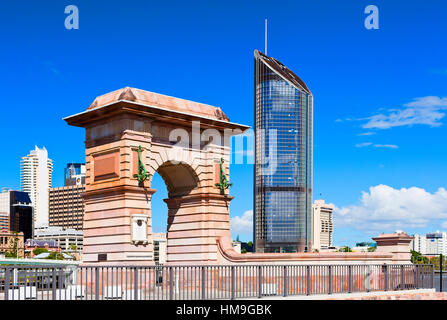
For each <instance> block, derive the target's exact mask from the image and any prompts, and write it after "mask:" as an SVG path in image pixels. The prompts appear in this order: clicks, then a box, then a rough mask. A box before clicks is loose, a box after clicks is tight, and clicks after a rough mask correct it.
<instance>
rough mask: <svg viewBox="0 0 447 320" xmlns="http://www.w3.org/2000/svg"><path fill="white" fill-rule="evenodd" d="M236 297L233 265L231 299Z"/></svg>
mask: <svg viewBox="0 0 447 320" xmlns="http://www.w3.org/2000/svg"><path fill="white" fill-rule="evenodd" d="M233 299H234V266H231V300H233Z"/></svg>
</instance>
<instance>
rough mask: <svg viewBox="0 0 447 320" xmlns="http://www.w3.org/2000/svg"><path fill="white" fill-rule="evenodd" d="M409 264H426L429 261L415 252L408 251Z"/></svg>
mask: <svg viewBox="0 0 447 320" xmlns="http://www.w3.org/2000/svg"><path fill="white" fill-rule="evenodd" d="M410 253H411V262H412V263H414V264H428V263H429V260H428V258H427V257H424V256H423V255H422V254H420V253H419V252H417V251H414V250H410Z"/></svg>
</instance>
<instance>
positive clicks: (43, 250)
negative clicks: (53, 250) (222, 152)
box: [33, 248, 48, 256]
mask: <svg viewBox="0 0 447 320" xmlns="http://www.w3.org/2000/svg"><path fill="white" fill-rule="evenodd" d="M43 252H48V249H45V248H36V249H34V250H33V254H34V255H35V256H37V255H39V254H41V253H43Z"/></svg>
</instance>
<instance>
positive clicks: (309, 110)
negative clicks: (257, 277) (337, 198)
mask: <svg viewBox="0 0 447 320" xmlns="http://www.w3.org/2000/svg"><path fill="white" fill-rule="evenodd" d="M254 55H255V166H254V180H255V181H254V186H255V187H254V224H253V228H254V242H255V243H254V244H255V248H256V252H303V251H310V249H311V239H312V237H311V232H312V221H311V219H312V135H313V128H312V126H313V96H312V93H311V92H310V90H309V88H308V87H307V86H306V84H305V83H304V82H303V81H302V80H301V79H300V78H298V77H297V76H296V75H295V74H294V73H293V72H292V71H290V70H289V69H288V68H287V67H286V66H285V65H283V64H282V63H281V62H279V61H278V60H276V59H274V58H271V57H268V56H266V55H265V54H263V53H261V52H259V51H258V50H255V53H254Z"/></svg>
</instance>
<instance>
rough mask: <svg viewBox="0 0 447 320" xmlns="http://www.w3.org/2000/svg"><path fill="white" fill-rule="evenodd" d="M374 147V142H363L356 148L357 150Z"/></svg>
mask: <svg viewBox="0 0 447 320" xmlns="http://www.w3.org/2000/svg"><path fill="white" fill-rule="evenodd" d="M370 145H372V142H362V143H357V144H356V145H355V146H356V148H363V147H367V146H370Z"/></svg>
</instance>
